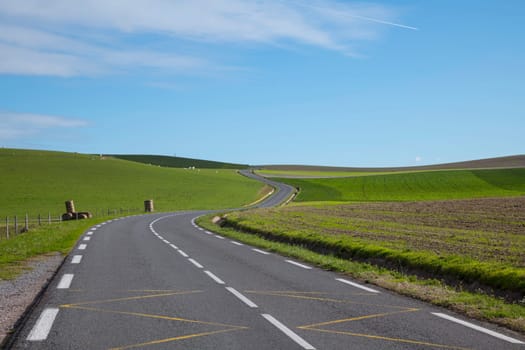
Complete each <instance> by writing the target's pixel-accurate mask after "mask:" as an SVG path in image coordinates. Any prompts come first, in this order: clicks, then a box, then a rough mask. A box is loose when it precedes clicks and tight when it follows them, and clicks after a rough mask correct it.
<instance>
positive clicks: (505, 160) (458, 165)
mask: <svg viewBox="0 0 525 350" xmlns="http://www.w3.org/2000/svg"><path fill="white" fill-rule="evenodd" d="M252 168H254V169H267V170H284V171H286V170H288V171H349V172H350V171H355V172H382V171H385V172H395V171H414V170H445V169H496V168H525V155H524V154H521V155H515V156H506V157H496V158H486V159H478V160H469V161H464V162H455V163H444V164H434V165H421V166H410V167H390V168H359V167H333V166H315V165H285V164H283V165H259V166H253V167H252Z"/></svg>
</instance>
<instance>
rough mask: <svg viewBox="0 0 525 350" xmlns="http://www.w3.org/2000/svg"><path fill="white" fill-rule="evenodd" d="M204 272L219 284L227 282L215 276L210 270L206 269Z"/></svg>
mask: <svg viewBox="0 0 525 350" xmlns="http://www.w3.org/2000/svg"><path fill="white" fill-rule="evenodd" d="M204 273H205V274H207V275H208V276H209V277H210V278H211V279H212V280H214V281H215V282H217V283H218V284H225V283H224V281H223V280H221V279H220V278H219V277H217V276H215V275H214V274H213V273H211V272H210V271H204Z"/></svg>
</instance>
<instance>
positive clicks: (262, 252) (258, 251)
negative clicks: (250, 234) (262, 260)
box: [252, 248, 270, 255]
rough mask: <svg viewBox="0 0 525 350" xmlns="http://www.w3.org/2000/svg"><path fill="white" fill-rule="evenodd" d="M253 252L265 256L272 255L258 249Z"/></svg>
mask: <svg viewBox="0 0 525 350" xmlns="http://www.w3.org/2000/svg"><path fill="white" fill-rule="evenodd" d="M252 250H253V251H254V252H257V253H261V254H264V255H270V253H268V252H265V251H264V250H260V249H257V248H252Z"/></svg>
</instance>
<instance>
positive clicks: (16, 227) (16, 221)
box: [15, 215, 18, 235]
mask: <svg viewBox="0 0 525 350" xmlns="http://www.w3.org/2000/svg"><path fill="white" fill-rule="evenodd" d="M17 234H18V216H16V215H15V235H17Z"/></svg>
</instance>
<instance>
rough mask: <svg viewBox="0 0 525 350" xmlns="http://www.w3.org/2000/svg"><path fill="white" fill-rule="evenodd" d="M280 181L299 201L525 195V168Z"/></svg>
mask: <svg viewBox="0 0 525 350" xmlns="http://www.w3.org/2000/svg"><path fill="white" fill-rule="evenodd" d="M279 181H282V182H286V183H288V184H290V185H292V186H295V187H299V188H300V189H301V191H300V193H299V195H298V196H297V198H296V201H298V202H308V201H409V200H437V199H460V198H477V197H499V196H519V195H524V194H525V168H516V169H487V170H443V171H427V172H414V173H399V174H389V175H369V176H358V177H348V178H333V179H279Z"/></svg>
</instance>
